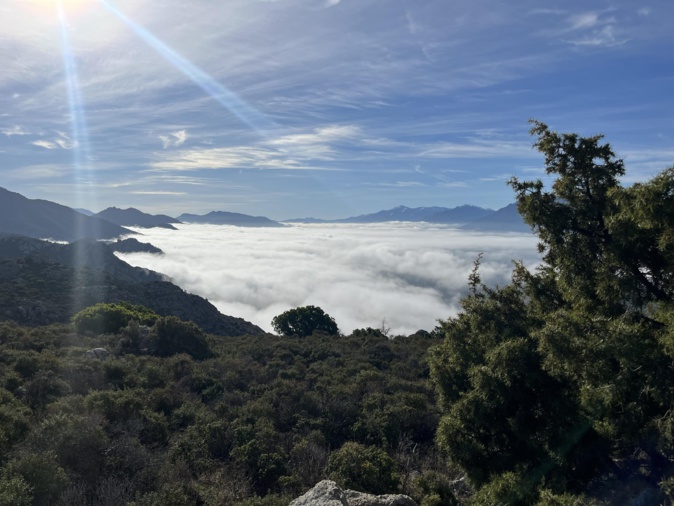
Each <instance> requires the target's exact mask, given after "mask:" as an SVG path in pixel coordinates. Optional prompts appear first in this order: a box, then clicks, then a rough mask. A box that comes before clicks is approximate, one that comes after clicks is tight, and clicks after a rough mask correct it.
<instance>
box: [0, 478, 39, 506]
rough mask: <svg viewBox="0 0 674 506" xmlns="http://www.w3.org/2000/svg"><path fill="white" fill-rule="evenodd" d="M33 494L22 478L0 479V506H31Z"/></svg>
mask: <svg viewBox="0 0 674 506" xmlns="http://www.w3.org/2000/svg"><path fill="white" fill-rule="evenodd" d="M32 502H33V494H32V493H31V489H30V485H28V483H27V482H26V480H24V479H23V478H22V477H21V476H7V477H4V476H3V477H2V478H0V506H30V505H31V503H32Z"/></svg>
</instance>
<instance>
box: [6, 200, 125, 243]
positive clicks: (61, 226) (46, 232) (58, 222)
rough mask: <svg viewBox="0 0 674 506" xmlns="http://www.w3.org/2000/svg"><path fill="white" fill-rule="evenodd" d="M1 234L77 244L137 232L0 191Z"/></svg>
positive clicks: (64, 207)
mask: <svg viewBox="0 0 674 506" xmlns="http://www.w3.org/2000/svg"><path fill="white" fill-rule="evenodd" d="M0 233H4V234H19V235H25V236H28V237H33V238H37V239H53V240H56V241H68V242H70V241H75V240H78V239H85V238H89V239H114V238H116V237H119V236H121V235H128V234H133V233H134V232H133V231H131V230H129V229H126V228H123V227H120V226H119V225H115V224H113V223H110V222H109V221H106V220H103V219H101V218H97V217H94V216H86V215H84V214H82V213H80V212H78V211H75V210H74V209H71V208H70V207H66V206H63V205H61V204H56V203H55V202H50V201H48V200H31V199H28V198H26V197H24V196H23V195H21V194H19V193H15V192H12V191H9V190H6V189H5V188H0Z"/></svg>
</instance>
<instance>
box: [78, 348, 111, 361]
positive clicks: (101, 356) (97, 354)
mask: <svg viewBox="0 0 674 506" xmlns="http://www.w3.org/2000/svg"><path fill="white" fill-rule="evenodd" d="M84 356H85V357H86V358H97V359H98V360H105V359H106V358H108V357H109V356H110V352H109V351H108V350H106V349H105V348H94V349H93V350H89V351H87V352H86V353H85V354H84Z"/></svg>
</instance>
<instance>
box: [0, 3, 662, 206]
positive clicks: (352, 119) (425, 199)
mask: <svg viewBox="0 0 674 506" xmlns="http://www.w3.org/2000/svg"><path fill="white" fill-rule="evenodd" d="M59 2H60V4H61V6H62V9H63V12H64V14H65V18H66V20H67V26H66V28H67V34H68V39H69V42H70V45H71V48H72V65H73V68H76V69H77V83H78V93H79V98H80V99H81V101H82V104H83V105H82V114H83V116H82V118H84V119H86V127H87V138H86V148H87V150H86V154H83V155H82V156H83V158H82V160H81V162H82V163H86V164H87V166H88V167H89V173H88V175H83V176H82V177H81V178H79V180H78V181H77V183H78V184H75V181H76V178H74V177H73V171H75V170H76V168H75V167H74V165H73V153H74V152H76V151H77V149H78V148H83V147H85V146H84V145H83V142H84V141H83V140H82V139H79V138H77V136H76V134H75V132H74V131H73V129H72V124H71V123H72V119H73V115H72V112H71V110H70V109H71V106H70V105H69V101H68V86H67V82H66V80H65V79H64V66H63V55H62V51H61V44H60V42H59V41H60V38H61V26H60V23H59V17H58V5H59ZM673 15H674V5H673V4H671V3H670V2H666V1H664V0H659V1H655V2H650V3H648V4H639V5H635V4H634V3H633V2H628V1H627V0H622V1H616V2H606V1H597V0H592V1H590V2H580V1H572V2H568V1H564V2H562V1H561V0H559V1H553V2H546V3H545V6H544V7H543V8H542V7H541V3H540V2H538V1H535V0H527V1H524V2H518V3H517V4H513V3H507V2H499V1H497V0H482V1H479V2H474V1H470V2H469V1H467V0H460V1H457V2H447V1H446V0H428V1H424V2H386V1H382V0H358V1H355V0H341V1H326V0H284V1H266V0H245V1H244V0H232V1H228V2H211V1H209V0H192V1H190V2H184V1H178V0H166V1H163V2H156V1H150V0H118V1H112V0H4V1H3V2H2V3H1V4H0V59H1V60H2V62H3V72H2V73H1V74H0V152H1V155H2V157H3V158H2V160H3V163H2V166H1V167H2V168H0V186H3V187H6V188H9V189H11V190H14V191H19V192H22V193H24V194H26V195H27V196H29V197H32V198H47V199H51V200H56V201H58V202H62V203H65V204H69V205H75V203H76V202H77V195H78V192H80V193H81V192H82V191H91V192H93V193H94V194H95V195H96V196H97V201H96V202H97V204H96V203H93V204H92V205H93V206H94V207H98V208H99V209H93V210H94V211H97V210H100V209H102V208H104V207H107V206H110V205H116V206H118V207H128V206H135V207H140V208H141V209H145V210H148V211H156V212H165V213H169V214H171V213H175V214H180V213H181V212H184V211H191V212H207V211H210V210H228V209H230V210H235V211H237V212H248V213H251V214H266V215H269V216H271V217H275V218H279V219H284V218H290V217H298V216H310V215H313V216H316V217H326V218H330V217H341V216H347V215H353V214H362V213H366V212H373V211H377V210H380V209H383V208H389V207H393V206H396V205H400V204H404V205H408V206H422V205H442V206H448V207H450V206H455V205H461V204H465V203H471V204H477V205H484V206H488V207H498V206H501V205H506V204H508V203H509V202H511V201H512V195H511V193H510V191H509V189H508V188H507V187H506V185H505V184H504V181H505V180H506V179H507V178H508V177H509V176H511V175H515V176H518V177H525V178H530V177H533V176H532V174H538V173H536V172H532V170H533V169H540V167H541V166H542V163H543V160H542V157H540V156H539V155H538V154H537V153H536V152H534V151H532V150H531V139H530V137H529V135H528V124H527V120H528V119H529V118H532V117H534V118H537V119H540V120H542V121H545V122H546V123H548V124H549V125H550V126H551V127H552V128H553V129H556V130H561V131H577V132H579V133H581V134H583V135H590V134H596V133H604V134H605V135H606V138H607V140H608V141H609V142H611V143H612V144H613V146H614V149H615V150H616V152H617V153H618V154H619V155H621V156H623V157H624V158H625V162H626V166H627V170H628V177H627V180H628V181H638V180H642V179H644V178H647V177H649V176H651V175H653V174H655V173H656V172H657V171H658V170H660V169H663V168H665V167H666V166H668V165H671V163H672V161H671V160H670V159H668V158H667V156H666V155H665V154H666V153H667V152H668V150H671V144H672V136H673V135H674V134H672V133H671V127H670V123H671V121H670V120H671V117H672V116H673V115H674V114H673V113H674V103H673V102H672V101H671V99H670V98H669V97H670V94H671V91H670V90H671V86H672V82H673V81H674V69H673V68H672V66H671V63H670V62H669V60H668V58H669V55H670V54H671V52H672V49H674V35H673V34H672V32H671V29H670V26H669V20H671V19H672V17H673ZM668 160H669V161H668ZM661 164H664V165H661Z"/></svg>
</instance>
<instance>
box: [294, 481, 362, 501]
mask: <svg viewBox="0 0 674 506" xmlns="http://www.w3.org/2000/svg"><path fill="white" fill-rule="evenodd" d="M288 506H349V503H348V502H346V496H345V495H344V491H343V490H342V489H341V488H339V486H337V484H336V483H335V482H334V481H330V480H323V481H321V482H319V483H317V484H316V486H315V487H314V488H312V489H311V490H309V492H307V493H306V494H304V495H303V496H302V497H298V498H297V499H295V500H294V501H293V502H291V503H290V504H289V505H288Z"/></svg>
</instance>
